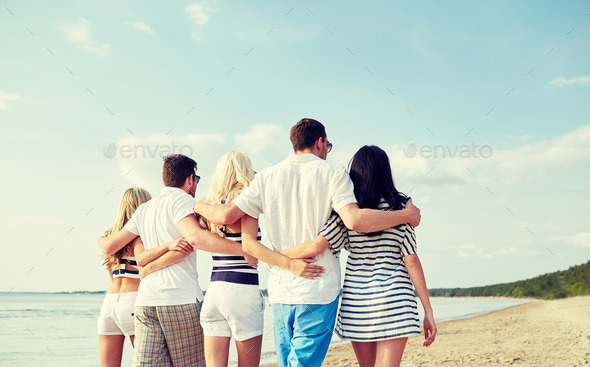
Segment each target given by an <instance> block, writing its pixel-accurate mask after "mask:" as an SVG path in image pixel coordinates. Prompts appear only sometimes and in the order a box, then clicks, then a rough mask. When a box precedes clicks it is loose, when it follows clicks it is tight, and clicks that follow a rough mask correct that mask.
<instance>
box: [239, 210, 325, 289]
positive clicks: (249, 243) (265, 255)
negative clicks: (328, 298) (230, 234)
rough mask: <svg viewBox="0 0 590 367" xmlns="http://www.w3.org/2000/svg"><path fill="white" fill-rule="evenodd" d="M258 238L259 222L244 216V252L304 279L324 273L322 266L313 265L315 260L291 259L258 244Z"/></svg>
mask: <svg viewBox="0 0 590 367" xmlns="http://www.w3.org/2000/svg"><path fill="white" fill-rule="evenodd" d="M257 236H258V220H257V219H255V218H252V217H251V216H249V215H245V216H243V217H242V248H243V250H244V252H246V253H249V254H251V255H252V256H254V257H256V258H258V259H260V260H262V261H264V262H265V263H267V264H270V265H276V266H280V267H281V268H285V269H287V270H289V271H290V272H292V273H293V274H295V275H297V276H299V277H302V278H308V279H314V278H317V277H318V276H320V275H322V273H323V272H324V268H323V267H322V266H319V265H313V264H312V263H313V262H315V260H309V259H306V260H300V259H290V258H288V257H287V256H285V255H282V254H280V253H278V252H276V251H273V250H271V249H269V248H268V247H266V246H264V245H263V244H261V243H260V242H258V239H257Z"/></svg>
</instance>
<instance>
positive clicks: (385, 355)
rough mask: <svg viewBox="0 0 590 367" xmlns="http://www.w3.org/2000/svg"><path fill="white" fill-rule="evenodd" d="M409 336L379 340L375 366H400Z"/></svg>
mask: <svg viewBox="0 0 590 367" xmlns="http://www.w3.org/2000/svg"><path fill="white" fill-rule="evenodd" d="M407 341H408V338H398V339H389V340H383V341H379V342H377V358H376V359H375V367H385V366H387V367H399V365H400V363H401V361H402V355H403V354H404V348H405V347H406V342H407Z"/></svg>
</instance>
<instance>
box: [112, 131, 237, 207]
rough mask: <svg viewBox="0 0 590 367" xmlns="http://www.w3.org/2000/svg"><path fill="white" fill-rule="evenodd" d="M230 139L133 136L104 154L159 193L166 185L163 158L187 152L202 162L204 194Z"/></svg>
mask: <svg viewBox="0 0 590 367" xmlns="http://www.w3.org/2000/svg"><path fill="white" fill-rule="evenodd" d="M226 140H227V136H226V135H225V134H193V135H186V136H172V135H164V134H152V135H148V136H131V137H126V138H123V139H120V140H119V141H118V142H115V143H111V144H107V145H106V146H105V148H104V150H103V154H104V156H105V157H106V158H111V159H116V161H117V164H118V166H119V171H120V172H121V176H124V177H125V178H126V179H128V180H129V181H130V182H131V183H132V184H133V185H137V186H141V187H144V188H145V189H147V190H148V191H149V192H150V193H151V194H152V195H157V194H158V193H159V189H160V188H161V187H162V186H163V183H162V167H163V159H162V158H163V157H164V156H166V155H168V154H176V153H180V154H184V155H187V156H189V157H191V158H192V159H194V160H195V161H196V162H197V164H198V172H199V175H200V176H201V178H202V181H201V183H200V184H199V188H198V195H201V196H204V195H205V194H206V192H207V190H208V189H209V182H210V181H209V180H210V179H211V176H212V175H213V171H214V170H215V165H216V164H217V161H218V160H219V158H220V157H221V156H222V155H223V154H224V153H226V152H227V151H229V150H230V147H229V146H228V145H227V143H226Z"/></svg>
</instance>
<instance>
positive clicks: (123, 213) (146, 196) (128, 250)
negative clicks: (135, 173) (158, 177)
mask: <svg viewBox="0 0 590 367" xmlns="http://www.w3.org/2000/svg"><path fill="white" fill-rule="evenodd" d="M151 198H152V197H151V195H150V193H149V192H147V191H146V190H145V189H142V188H141V187H133V188H130V189H127V190H125V193H124V194H123V197H122V198H121V203H120V204H119V212H118V213H117V219H116V220H115V224H113V226H112V227H111V228H110V229H108V230H106V231H105V232H104V235H105V237H110V236H112V235H114V234H115V233H117V232H119V231H120V230H121V229H123V227H124V226H125V224H126V223H127V222H128V221H129V219H131V215H133V213H135V210H136V209H137V207H138V206H140V205H141V204H143V203H145V202H146V201H148V200H150V199H151ZM131 244H132V242H130V243H128V244H127V245H125V247H123V248H122V249H120V250H119V251H117V252H116V253H115V254H113V255H105V257H104V263H103V265H105V266H106V267H107V268H109V269H118V268H119V266H120V265H121V258H122V257H124V256H130V255H133V246H131Z"/></svg>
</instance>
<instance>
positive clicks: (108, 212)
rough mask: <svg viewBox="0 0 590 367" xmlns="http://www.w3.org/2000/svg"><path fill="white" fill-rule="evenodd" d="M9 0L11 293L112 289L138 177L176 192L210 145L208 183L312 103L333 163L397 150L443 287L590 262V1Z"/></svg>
mask: <svg viewBox="0 0 590 367" xmlns="http://www.w3.org/2000/svg"><path fill="white" fill-rule="evenodd" d="M0 5H1V6H0V32H1V34H2V35H3V36H2V37H0V50H2V57H0V75H1V78H0V121H1V124H2V134H1V135H0V152H1V153H2V157H3V158H2V160H1V163H0V164H1V166H0V167H1V169H2V172H3V177H4V179H3V180H2V182H1V183H0V188H1V191H2V192H3V195H2V197H1V199H0V200H1V201H0V206H1V207H2V212H1V214H0V216H1V217H0V228H1V229H2V230H1V232H0V243H1V246H2V248H3V249H4V254H5V256H3V257H2V259H0V269H1V270H0V272H1V274H2V276H1V277H0V279H1V280H0V290H6V291H8V290H11V289H13V291H70V290H101V289H106V288H107V287H108V278H107V276H106V272H105V271H103V270H102V269H101V267H100V252H99V251H98V248H97V246H96V238H97V237H98V236H99V235H100V234H101V233H102V232H103V231H104V230H105V229H107V228H108V227H109V226H110V225H111V223H112V222H113V221H114V218H115V214H116V209H117V205H118V201H119V198H120V196H121V195H122V193H123V191H124V190H125V189H126V188H128V187H131V186H143V187H145V188H147V189H148V190H149V191H150V192H151V193H152V195H157V194H158V192H159V190H160V189H161V187H162V183H161V158H160V157H159V155H161V154H164V153H166V152H170V150H171V149H172V147H173V146H174V147H175V148H174V149H178V150H176V152H178V151H179V150H180V149H184V151H183V152H185V153H187V154H188V153H190V154H191V156H192V157H193V158H194V159H195V160H197V161H198V163H199V172H200V173H201V176H202V177H203V181H202V183H201V184H200V185H199V188H198V191H197V196H204V195H205V194H206V192H207V188H208V185H209V183H210V181H209V178H210V177H211V174H212V172H213V169H214V167H215V164H216V162H217V159H218V158H219V157H220V156H221V155H222V154H223V153H225V152H227V151H229V150H242V151H244V152H247V153H248V154H249V155H250V157H251V158H252V160H253V163H254V165H255V168H256V169H258V170H260V169H263V168H264V167H266V166H269V165H271V164H274V163H277V162H279V161H280V160H282V159H283V157H285V156H286V155H287V154H290V153H291V148H290V143H289V139H288V131H289V129H290V127H291V126H292V125H293V124H294V123H295V122H296V121H298V120H299V119H300V118H302V117H313V118H316V119H318V120H320V121H322V122H323V123H324V125H325V126H326V128H327V132H328V137H329V139H330V141H331V142H333V143H334V150H333V151H332V153H330V155H329V157H328V159H329V160H331V161H333V162H336V163H339V164H342V165H346V164H347V163H348V161H349V160H350V158H351V157H352V155H353V154H354V152H355V151H356V150H357V149H358V148H360V147H361V146H362V145H364V144H375V145H378V146H380V147H382V148H383V149H385V150H386V151H387V152H388V153H389V155H390V158H391V160H392V167H393V170H394V178H395V180H396V184H397V185H398V188H399V189H400V190H402V191H404V192H409V194H410V196H412V197H413V198H414V199H415V202H416V204H417V205H419V206H420V208H421V209H422V215H423V222H422V224H421V225H420V226H419V227H418V229H417V236H418V241H419V254H420V258H421V259H422V262H423V265H424V268H425V272H426V277H427V282H428V284H429V286H430V287H454V286H462V287H466V286H477V285H485V284H493V283H500V282H509V281H515V280H520V279H525V278H529V277H533V276H536V275H539V274H542V273H547V272H552V271H556V270H564V269H566V268H567V267H568V266H571V265H575V264H580V263H583V262H586V261H588V258H589V256H588V255H589V253H590V252H589V250H590V229H589V228H588V224H587V220H588V218H589V217H590V209H588V207H587V205H585V204H586V203H587V202H588V199H589V198H590V189H589V188H588V187H589V185H588V184H589V183H590V174H589V170H588V168H589V167H590V121H589V118H588V116H590V107H589V105H588V103H587V101H588V98H589V96H590V69H589V67H588V60H589V59H590V47H589V46H590V37H589V36H590V14H588V11H589V10H590V4H589V3H588V2H584V1H577V2H568V3H567V5H564V4H558V3H553V2H530V1H527V2H520V3H513V2H507V1H504V2H498V1H494V2H491V1H487V2H477V3H473V2H459V1H456V2H445V3H438V2H421V3H417V4H408V3H406V2H385V1H384V2H375V3H372V4H371V5H370V6H369V5H364V4H361V3H341V2H321V3H301V2H282V1H281V2H256V3H249V4H243V3H237V4H235V3H230V2H224V1H208V2H202V1H197V2H177V3H174V4H169V3H163V2H161V3H150V4H145V3H143V2H138V1H129V2H125V3H119V2H113V1H103V2H93V3H87V2H78V1H63V2H60V3H59V5H55V4H50V3H46V2H41V1H30V2H17V1H1V2H0ZM414 148H415V149H414ZM434 152H436V156H435V154H434ZM412 153H415V154H412ZM199 268H200V269H201V275H200V281H201V284H202V285H203V286H204V288H206V285H207V278H208V276H209V268H210V261H209V255H208V254H206V253H201V254H199Z"/></svg>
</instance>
